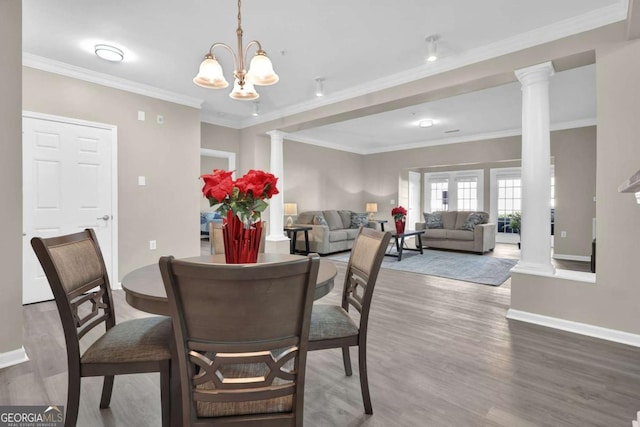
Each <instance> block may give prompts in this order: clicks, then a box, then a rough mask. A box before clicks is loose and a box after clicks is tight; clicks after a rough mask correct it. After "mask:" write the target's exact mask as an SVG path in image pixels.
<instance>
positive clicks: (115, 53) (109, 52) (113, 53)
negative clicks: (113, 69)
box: [95, 44, 124, 62]
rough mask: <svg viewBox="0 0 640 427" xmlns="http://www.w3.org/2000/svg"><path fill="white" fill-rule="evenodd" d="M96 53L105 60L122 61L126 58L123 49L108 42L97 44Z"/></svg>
mask: <svg viewBox="0 0 640 427" xmlns="http://www.w3.org/2000/svg"><path fill="white" fill-rule="evenodd" d="M95 53H96V55H97V56H98V58H101V59H104V60H105V61H111V62H120V61H122V60H123V59H124V52H122V50H120V49H118V48H117V47H115V46H111V45H108V44H97V45H96V47H95Z"/></svg>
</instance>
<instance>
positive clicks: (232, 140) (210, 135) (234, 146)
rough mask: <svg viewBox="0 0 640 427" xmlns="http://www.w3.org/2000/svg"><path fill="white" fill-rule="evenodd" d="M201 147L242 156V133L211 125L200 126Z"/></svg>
mask: <svg viewBox="0 0 640 427" xmlns="http://www.w3.org/2000/svg"><path fill="white" fill-rule="evenodd" d="M200 133H201V138H202V139H201V146H202V148H209V149H212V150H220V151H229V152H232V153H236V156H239V155H240V131H239V130H236V129H231V128H227V127H224V126H218V125H212V124H210V123H201V124H200Z"/></svg>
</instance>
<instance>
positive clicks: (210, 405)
mask: <svg viewBox="0 0 640 427" xmlns="http://www.w3.org/2000/svg"><path fill="white" fill-rule="evenodd" d="M318 268H319V257H318V256H317V255H312V256H309V258H300V259H299V260H293V261H287V262H279V263H267V264H235V265H232V264H228V265H227V264H222V265H220V264H218V265H212V264H200V263H192V262H188V261H181V260H175V259H173V258H172V257H163V258H161V259H160V270H161V273H162V277H163V281H164V283H165V288H166V290H167V296H168V299H169V303H170V309H171V314H172V318H173V323H174V334H175V338H176V346H177V348H178V358H179V365H180V371H181V372H180V374H181V378H182V380H183V381H182V399H183V407H184V408H190V409H191V412H190V413H189V411H185V412H186V414H189V416H190V418H189V420H185V425H187V424H188V423H187V421H188V422H189V423H193V422H194V420H196V419H204V418H209V417H215V418H220V417H224V416H232V415H234V416H235V415H237V416H244V417H251V416H253V415H255V416H257V414H263V415H264V413H273V416H284V418H285V419H289V420H290V421H291V422H292V423H293V422H295V423H296V424H297V423H298V419H299V420H300V423H301V422H302V404H303V390H304V388H303V387H304V372H305V366H306V352H307V342H308V338H309V324H310V317H311V307H312V304H313V296H314V291H315V283H316V279H317V274H318ZM256 425H260V423H257V424H256ZM291 425H294V424H291Z"/></svg>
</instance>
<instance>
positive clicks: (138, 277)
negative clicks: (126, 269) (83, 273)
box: [122, 253, 337, 316]
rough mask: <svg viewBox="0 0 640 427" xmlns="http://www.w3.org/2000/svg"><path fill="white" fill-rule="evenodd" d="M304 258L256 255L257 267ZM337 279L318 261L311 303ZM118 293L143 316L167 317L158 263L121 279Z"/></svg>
mask: <svg viewBox="0 0 640 427" xmlns="http://www.w3.org/2000/svg"><path fill="white" fill-rule="evenodd" d="M300 258H306V257H304V256H302V255H291V254H279V253H261V254H258V262H257V263H258V264H265V263H276V262H286V261H291V260H294V259H300ZM182 260H184V261H190V262H196V263H202V264H226V261H225V258H224V254H217V255H205V256H198V257H191V258H182ZM336 275H337V270H336V266H335V264H333V263H332V262H331V261H329V260H326V259H320V268H319V270H318V278H317V279H316V290H315V295H314V299H315V300H317V299H319V298H322V297H323V296H325V295H327V294H328V293H329V292H331V290H332V289H333V279H334V278H335V277H336ZM122 289H123V290H124V293H125V299H126V301H127V303H128V304H129V305H130V306H132V307H134V308H137V309H138V310H141V311H145V312H147V313H153V314H160V315H163V316H169V315H170V314H169V302H168V300H167V293H166V291H165V289H164V283H163V282H162V276H161V275H160V267H159V264H158V263H155V264H150V265H146V266H144V267H140V268H137V269H135V270H133V271H131V272H130V273H128V274H126V275H125V276H124V277H123V278H122Z"/></svg>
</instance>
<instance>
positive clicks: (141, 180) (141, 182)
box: [138, 176, 147, 186]
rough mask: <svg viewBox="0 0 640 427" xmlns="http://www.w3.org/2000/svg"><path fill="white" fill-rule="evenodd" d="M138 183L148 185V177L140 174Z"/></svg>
mask: <svg viewBox="0 0 640 427" xmlns="http://www.w3.org/2000/svg"><path fill="white" fill-rule="evenodd" d="M138 185H140V186H144V185H147V177H145V176H139V177H138Z"/></svg>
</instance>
